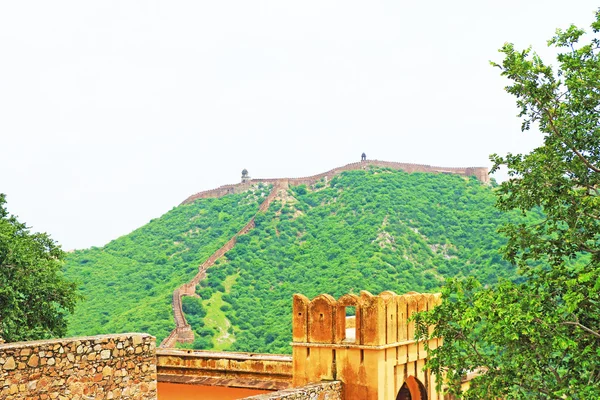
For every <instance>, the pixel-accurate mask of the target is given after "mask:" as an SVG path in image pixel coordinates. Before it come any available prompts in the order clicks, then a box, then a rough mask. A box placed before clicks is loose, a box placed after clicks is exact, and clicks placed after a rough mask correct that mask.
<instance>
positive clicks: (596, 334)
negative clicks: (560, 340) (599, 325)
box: [562, 321, 600, 339]
mask: <svg viewBox="0 0 600 400" xmlns="http://www.w3.org/2000/svg"><path fill="white" fill-rule="evenodd" d="M562 324H563V325H574V326H577V327H579V328H581V329H583V330H584V331H586V332H588V333H591V334H592V335H594V336H596V337H597V338H599V339H600V333H598V332H596V331H594V330H593V329H590V328H588V327H587V326H585V325H582V324H580V323H579V322H572V321H565V322H563V323H562Z"/></svg>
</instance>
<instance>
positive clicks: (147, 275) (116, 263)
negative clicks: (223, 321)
mask: <svg viewBox="0 0 600 400" xmlns="http://www.w3.org/2000/svg"><path fill="white" fill-rule="evenodd" d="M268 190H269V188H268V187H266V188H264V189H256V188H255V189H254V190H251V191H248V192H246V193H243V194H235V195H233V194H232V195H228V196H225V197H223V198H219V199H202V200H198V201H196V202H194V203H193V204H186V205H181V206H179V207H176V208H174V209H172V210H171V211H169V212H168V213H166V214H165V215H163V216H162V217H160V218H157V219H154V220H152V221H150V222H149V223H148V224H147V225H145V226H143V227H141V228H139V229H137V230H135V231H134V232H132V233H130V234H129V235H126V236H123V237H120V238H118V239H116V240H114V241H112V242H110V243H109V244H107V245H106V246H104V247H102V248H96V247H94V248H91V249H89V250H79V251H75V252H74V253H72V254H68V256H67V263H66V265H65V274H66V275H67V276H68V277H70V278H72V279H76V280H78V281H79V282H80V285H79V288H80V292H81V294H82V295H83V296H84V297H85V300H84V301H83V302H82V304H80V306H79V307H78V308H77V310H76V311H75V313H74V315H73V316H72V317H71V318H70V321H69V322H70V325H69V334H70V335H91V334H102V333H116V332H140V331H143V332H148V333H150V334H152V335H155V336H156V337H157V341H159V342H160V341H161V340H162V339H163V338H164V337H166V336H167V335H168V334H169V332H170V331H171V330H172V329H173V328H174V327H175V326H174V322H173V313H172V310H171V299H172V294H173V290H174V289H175V288H176V287H178V286H179V285H181V284H182V283H185V282H187V281H189V280H190V279H191V278H192V277H193V276H194V275H195V274H196V272H197V271H198V266H199V265H200V264H201V263H202V262H203V261H205V260H206V259H207V258H208V257H210V255H211V254H212V253H213V252H214V251H216V250H217V249H218V248H219V247H221V246H222V245H223V244H225V243H226V242H227V241H228V240H229V239H230V238H231V236H233V235H234V234H235V233H236V232H237V231H238V230H239V229H241V228H242V227H243V226H244V225H245V224H246V223H247V222H248V220H249V219H250V218H251V217H252V216H253V215H254V214H255V213H256V211H257V210H258V206H259V203H260V202H261V201H262V199H263V198H262V195H261V194H262V193H264V194H266V193H268ZM183 304H184V306H186V307H192V308H191V310H196V309H195V308H194V307H195V306H194V305H192V303H190V300H188V299H184V303H183ZM192 318H193V317H192ZM196 320H197V321H202V317H201V316H199V317H198V318H197V319H196ZM196 320H195V321H196ZM198 323H200V322H198ZM205 336H206V335H205ZM206 343H210V335H209V338H208V342H206ZM206 343H204V344H205V345H206V346H205V348H206V347H210V345H209V344H208V345H207V344H206Z"/></svg>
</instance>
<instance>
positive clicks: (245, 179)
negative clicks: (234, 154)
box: [242, 168, 250, 183]
mask: <svg viewBox="0 0 600 400" xmlns="http://www.w3.org/2000/svg"><path fill="white" fill-rule="evenodd" d="M249 180H250V175H248V170H247V169H246V168H244V169H243V170H242V183H244V182H248V181H249Z"/></svg>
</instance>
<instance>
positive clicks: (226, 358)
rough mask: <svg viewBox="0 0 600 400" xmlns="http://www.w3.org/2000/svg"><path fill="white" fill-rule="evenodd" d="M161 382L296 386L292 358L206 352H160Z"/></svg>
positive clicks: (271, 387) (268, 388)
mask: <svg viewBox="0 0 600 400" xmlns="http://www.w3.org/2000/svg"><path fill="white" fill-rule="evenodd" d="M156 358H157V362H156V365H157V373H158V381H159V382H171V383H193V384H199V385H209V386H230V387H241V388H252V389H265V390H280V389H286V388H289V387H291V385H292V370H293V369H292V358H291V357H290V356H284V355H276V354H253V353H234V352H218V351H205V350H193V351H192V350H175V349H157V351H156Z"/></svg>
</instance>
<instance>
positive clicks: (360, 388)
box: [292, 291, 442, 400]
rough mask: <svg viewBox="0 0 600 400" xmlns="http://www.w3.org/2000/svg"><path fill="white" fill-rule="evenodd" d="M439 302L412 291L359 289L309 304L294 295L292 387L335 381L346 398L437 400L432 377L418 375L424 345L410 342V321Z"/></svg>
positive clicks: (412, 337)
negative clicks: (341, 386)
mask: <svg viewBox="0 0 600 400" xmlns="http://www.w3.org/2000/svg"><path fill="white" fill-rule="evenodd" d="M440 302H441V295H440V294H421V293H416V292H409V293H407V294H404V295H398V294H396V293H394V292H391V291H385V292H382V293H380V294H379V295H373V294H371V293H369V292H367V291H361V292H360V295H355V294H346V295H343V296H342V297H340V298H339V299H337V300H336V299H334V298H333V297H332V296H330V295H328V294H321V295H319V296H317V297H315V298H314V299H312V300H309V299H308V298H307V297H306V296H304V295H301V294H296V295H294V298H293V303H292V313H293V317H292V337H293V343H292V346H293V362H294V386H302V385H306V384H308V383H313V382H320V381H323V380H339V381H342V382H343V383H344V388H345V389H344V392H345V395H346V398H351V399H377V400H386V399H390V400H391V399H396V398H397V396H398V395H399V393H403V391H405V392H406V393H410V395H411V396H412V398H414V399H421V398H425V399H438V398H439V399H441V398H442V397H441V395H440V394H439V393H437V392H436V390H435V377H434V376H433V375H431V374H430V373H429V372H428V371H423V366H424V365H425V360H426V358H427V352H426V350H425V343H424V342H417V341H416V340H415V323H414V321H411V320H410V317H411V316H412V315H413V314H414V313H416V312H420V311H427V310H431V309H433V308H434V307H435V306H437V305H438V304H440ZM348 308H352V309H353V310H354V313H355V317H354V318H351V317H350V318H348V317H347V316H346V314H347V312H348ZM438 342H439V341H438V339H433V340H430V341H429V342H428V345H429V347H430V348H436V347H437V346H438V345H439V344H440V343H438ZM423 396H425V397H423ZM400 398H404V397H400ZM406 398H411V397H406Z"/></svg>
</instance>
